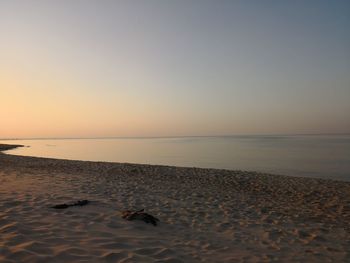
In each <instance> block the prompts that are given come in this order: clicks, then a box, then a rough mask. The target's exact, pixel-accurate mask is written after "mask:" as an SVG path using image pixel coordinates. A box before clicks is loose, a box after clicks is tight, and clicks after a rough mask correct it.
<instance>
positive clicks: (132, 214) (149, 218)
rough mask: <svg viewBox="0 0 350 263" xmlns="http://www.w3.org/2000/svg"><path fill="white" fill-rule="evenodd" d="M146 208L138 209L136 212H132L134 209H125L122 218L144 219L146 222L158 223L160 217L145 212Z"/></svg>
mask: <svg viewBox="0 0 350 263" xmlns="http://www.w3.org/2000/svg"><path fill="white" fill-rule="evenodd" d="M143 211H144V209H141V210H139V211H136V212H132V211H129V210H127V211H123V212H122V218H124V219H126V220H129V221H131V220H142V221H144V222H145V223H150V224H152V225H154V226H156V225H157V222H158V221H159V219H158V218H156V217H154V216H152V215H150V214H147V213H145V212H143Z"/></svg>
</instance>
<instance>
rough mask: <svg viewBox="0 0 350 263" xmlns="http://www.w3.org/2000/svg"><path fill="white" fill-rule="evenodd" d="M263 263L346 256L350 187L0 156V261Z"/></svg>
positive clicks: (327, 182)
mask: <svg viewBox="0 0 350 263" xmlns="http://www.w3.org/2000/svg"><path fill="white" fill-rule="evenodd" d="M0 148H1V147H0ZM3 149H5V148H3ZM79 199H89V200H91V201H92V203H91V204H89V205H87V206H84V207H71V208H69V209H65V210H55V209H52V208H50V206H52V205H54V204H59V203H64V202H69V201H74V200H79ZM141 208H145V210H146V211H147V212H148V213H150V214H152V215H154V216H156V217H158V218H159V219H160V221H161V222H160V224H159V226H157V227H154V226H152V225H150V224H145V223H144V222H138V221H126V220H123V219H122V218H121V214H120V212H121V211H122V210H125V209H131V210H138V209H141ZM269 261H277V262H350V183H347V182H338V181H331V180H320V179H309V178H298V177H286V176H277V175H267V174H259V173H252V172H241V171H226V170H214V169H196V168H178V167H167V166H151V165H137V164H118V163H102V162H101V163H99V162H82V161H67V160H55V159H45V158H34V157H21V156H12V155H8V154H3V153H0V262H269Z"/></svg>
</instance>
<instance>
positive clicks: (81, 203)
mask: <svg viewBox="0 0 350 263" xmlns="http://www.w3.org/2000/svg"><path fill="white" fill-rule="evenodd" d="M88 203H90V201H89V200H79V201H77V202H75V203H71V204H59V205H54V206H52V207H51V208H55V209H66V208H68V207H70V206H84V205H87V204H88Z"/></svg>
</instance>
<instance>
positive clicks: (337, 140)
mask: <svg viewBox="0 0 350 263" xmlns="http://www.w3.org/2000/svg"><path fill="white" fill-rule="evenodd" d="M0 143H7V144H23V145H26V146H29V147H25V148H18V149H15V150H10V151H8V153H11V154H15V155H26V156H39V157H51V158H61V159H72V160H88V161H108V162H128V163H142V164H161V165H176V166H186V167H203V168H223V169H232V170H246V171H260V172H268V173H274V174H284V175H291V176H305V177H319V178H330V179H337V180H345V181H350V135H330V136H325V135H304V136H301V135H296V136H226V137H182V138H175V137H174V138H108V139H35V140H1V141H0Z"/></svg>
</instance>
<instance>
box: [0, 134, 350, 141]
mask: <svg viewBox="0 0 350 263" xmlns="http://www.w3.org/2000/svg"><path fill="white" fill-rule="evenodd" d="M322 135H330V136H331V135H350V132H345V133H284V134H283V133H282V134H281V133H279V134H278V133H277V134H276V133H275V134H274V133H272V134H225V135H166V136H97V137H94V136H91V137H90V136H89V137H24V138H0V140H2V141H11V140H84V139H85V140H92V139H162V138H164V139H165V138H210V137H212V138H213V137H256V136H260V137H262V136H267V137H272V136H322Z"/></svg>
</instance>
